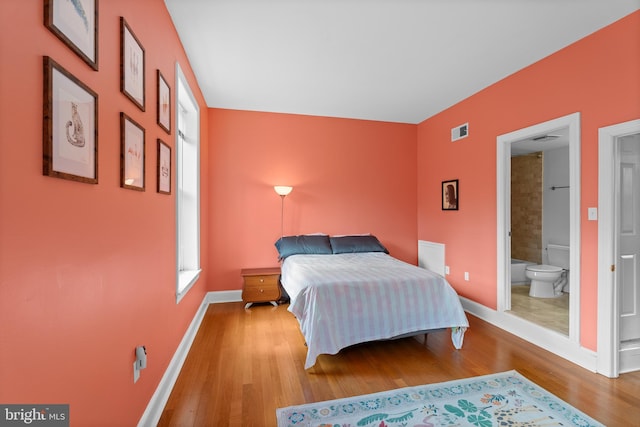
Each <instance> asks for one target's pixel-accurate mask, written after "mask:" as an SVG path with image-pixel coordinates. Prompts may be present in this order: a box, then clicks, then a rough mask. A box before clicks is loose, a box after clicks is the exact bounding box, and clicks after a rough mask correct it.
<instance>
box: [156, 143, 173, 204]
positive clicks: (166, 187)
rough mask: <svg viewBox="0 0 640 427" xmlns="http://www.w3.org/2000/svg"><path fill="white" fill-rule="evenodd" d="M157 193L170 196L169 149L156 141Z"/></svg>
mask: <svg viewBox="0 0 640 427" xmlns="http://www.w3.org/2000/svg"><path fill="white" fill-rule="evenodd" d="M158 193H162V194H171V147H169V146H168V145H167V144H165V143H164V142H162V140H160V139H158Z"/></svg>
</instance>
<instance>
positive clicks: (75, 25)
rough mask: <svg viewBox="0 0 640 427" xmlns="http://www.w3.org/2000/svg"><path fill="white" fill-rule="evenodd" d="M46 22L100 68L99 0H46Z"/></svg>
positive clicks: (55, 32)
mask: <svg viewBox="0 0 640 427" xmlns="http://www.w3.org/2000/svg"><path fill="white" fill-rule="evenodd" d="M44 25H45V27H47V28H48V29H49V30H51V32H52V33H53V34H55V35H56V36H57V37H58V38H59V39H60V40H62V41H63V42H64V43H65V44H66V45H67V46H68V47H69V48H70V49H71V50H72V51H74V52H75V53H76V54H77V55H78V56H79V57H80V58H82V60H83V61H84V62H86V63H87V64H88V65H89V66H90V67H91V68H93V69H94V70H96V71H98V0H76V2H75V3H73V2H70V1H68V0H44Z"/></svg>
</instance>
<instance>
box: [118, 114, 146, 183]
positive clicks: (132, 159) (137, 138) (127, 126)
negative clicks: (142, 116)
mask: <svg viewBox="0 0 640 427" xmlns="http://www.w3.org/2000/svg"><path fill="white" fill-rule="evenodd" d="M144 185H145V182H144V129H143V128H142V126H140V125H139V124H138V123H136V122H135V121H134V120H133V119H132V118H131V117H129V116H127V115H126V114H125V113H122V112H121V113H120V187H122V188H129V189H131V190H138V191H144Z"/></svg>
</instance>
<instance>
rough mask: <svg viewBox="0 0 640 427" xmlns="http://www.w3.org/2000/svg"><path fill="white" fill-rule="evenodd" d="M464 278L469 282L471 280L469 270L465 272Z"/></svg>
mask: <svg viewBox="0 0 640 427" xmlns="http://www.w3.org/2000/svg"><path fill="white" fill-rule="evenodd" d="M464 280H466V281H467V282H468V281H469V272H468V271H465V272H464Z"/></svg>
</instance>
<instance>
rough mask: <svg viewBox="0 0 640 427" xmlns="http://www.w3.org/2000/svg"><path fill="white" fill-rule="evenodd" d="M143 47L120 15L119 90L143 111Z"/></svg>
mask: <svg viewBox="0 0 640 427" xmlns="http://www.w3.org/2000/svg"><path fill="white" fill-rule="evenodd" d="M144 73H145V69H144V48H143V47H142V44H140V41H138V38H137V37H136V35H135V34H134V33H133V31H131V28H130V27H129V25H128V24H127V21H125V19H124V18H123V17H120V90H121V91H122V93H123V94H124V95H125V96H126V97H127V98H129V99H130V100H131V101H132V102H133V103H134V104H136V105H137V106H138V108H140V109H141V110H142V111H144V104H145V102H144Z"/></svg>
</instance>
